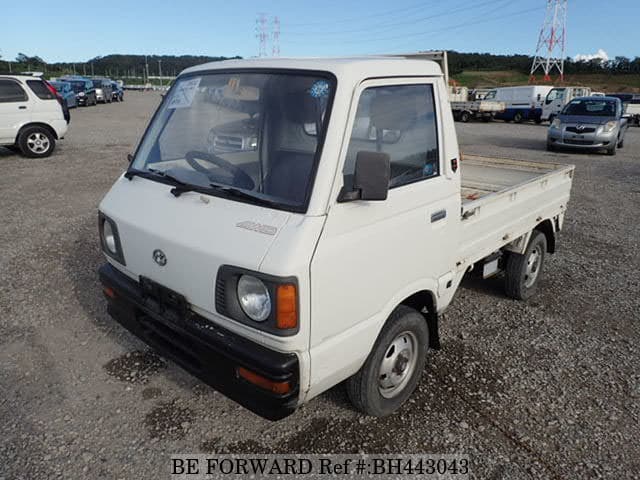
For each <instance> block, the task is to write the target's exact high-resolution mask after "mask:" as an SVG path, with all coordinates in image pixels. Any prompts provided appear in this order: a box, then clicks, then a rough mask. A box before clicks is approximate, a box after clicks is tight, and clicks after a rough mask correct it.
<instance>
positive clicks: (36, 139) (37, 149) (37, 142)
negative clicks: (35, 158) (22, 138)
mask: <svg viewBox="0 0 640 480" xmlns="http://www.w3.org/2000/svg"><path fill="white" fill-rule="evenodd" d="M27 147H28V148H29V150H31V151H32V152H33V153H38V154H40V153H45V152H46V151H47V150H49V147H51V142H50V141H49V138H48V137H47V136H46V135H45V134H44V133H40V132H34V133H32V134H31V135H29V136H28V137H27Z"/></svg>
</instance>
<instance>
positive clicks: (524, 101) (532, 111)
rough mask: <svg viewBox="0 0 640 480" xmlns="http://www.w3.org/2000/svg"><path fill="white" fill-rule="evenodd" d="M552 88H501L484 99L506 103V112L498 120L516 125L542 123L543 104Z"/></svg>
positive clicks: (537, 86)
mask: <svg viewBox="0 0 640 480" xmlns="http://www.w3.org/2000/svg"><path fill="white" fill-rule="evenodd" d="M552 88H553V87H550V86H541V85H526V86H521V87H501V88H496V89H493V90H491V91H489V93H487V95H486V97H485V98H484V99H485V100H494V101H498V102H504V103H505V105H506V108H505V110H504V111H503V112H499V113H497V114H496V116H495V118H496V119H499V120H504V121H507V122H510V121H514V122H516V123H521V122H523V121H525V120H533V121H535V122H536V123H540V122H541V121H542V119H541V118H542V104H543V102H544V99H545V98H546V97H547V94H548V93H549V91H551V89H552Z"/></svg>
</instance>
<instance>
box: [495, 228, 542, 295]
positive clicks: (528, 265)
mask: <svg viewBox="0 0 640 480" xmlns="http://www.w3.org/2000/svg"><path fill="white" fill-rule="evenodd" d="M546 253H547V237H545V235H544V233H542V232H541V231H539V230H534V231H533V233H532V234H531V239H530V240H529V245H528V246H527V250H526V251H525V252H524V255H520V254H519V253H511V252H509V253H508V256H507V265H506V269H505V291H506V293H507V295H508V296H509V297H511V298H515V299H517V300H527V299H529V298H531V297H532V296H533V294H534V293H536V290H537V289H538V282H539V280H540V276H541V275H542V268H543V266H544V260H545V256H546Z"/></svg>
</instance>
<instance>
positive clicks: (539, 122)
mask: <svg viewBox="0 0 640 480" xmlns="http://www.w3.org/2000/svg"><path fill="white" fill-rule="evenodd" d="M535 122H536V125H540V124H541V123H542V117H536V118H535Z"/></svg>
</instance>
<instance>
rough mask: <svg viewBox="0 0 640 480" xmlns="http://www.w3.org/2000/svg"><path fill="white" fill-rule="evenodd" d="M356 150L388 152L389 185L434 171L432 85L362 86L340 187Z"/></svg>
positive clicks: (436, 167)
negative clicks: (363, 87)
mask: <svg viewBox="0 0 640 480" xmlns="http://www.w3.org/2000/svg"><path fill="white" fill-rule="evenodd" d="M360 151H374V152H383V153H387V154H388V155H389V157H390V163H391V178H390V180H389V188H394V187H399V186H401V185H406V184H408V183H413V182H416V181H419V180H423V179H426V178H432V177H436V176H438V175H439V173H440V171H439V170H440V169H439V153H438V135H437V128H436V114H435V102H434V96H433V86H432V85H394V86H383V87H370V88H367V89H366V90H364V91H363V92H362V94H361V95H360V100H359V103H358V110H357V113H356V118H355V120H354V122H353V129H352V131H351V139H350V141H349V148H348V150H347V157H346V159H345V166H344V170H343V174H344V180H345V186H346V187H350V186H352V181H353V173H354V169H355V160H356V156H357V154H358V152H360Z"/></svg>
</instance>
